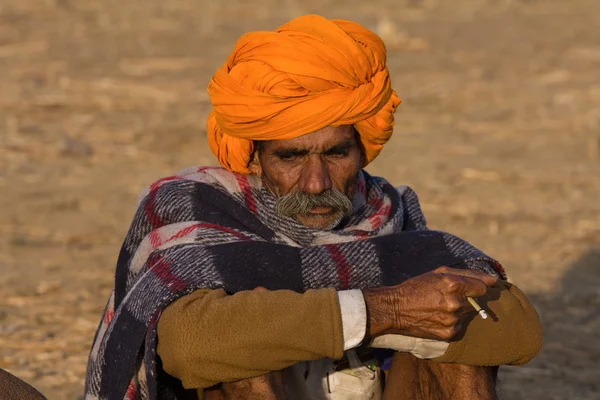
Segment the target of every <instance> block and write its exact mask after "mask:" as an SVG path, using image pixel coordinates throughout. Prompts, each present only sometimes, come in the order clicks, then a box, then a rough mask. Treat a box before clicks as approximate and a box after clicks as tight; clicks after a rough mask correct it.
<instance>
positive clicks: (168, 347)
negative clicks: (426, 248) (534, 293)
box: [158, 268, 539, 388]
mask: <svg viewBox="0 0 600 400" xmlns="http://www.w3.org/2000/svg"><path fill="white" fill-rule="evenodd" d="M455 271H459V270H451V269H444V268H441V269H438V270H436V272H432V273H429V274H424V275H422V276H418V277H415V278H412V279H409V280H408V281H406V282H404V283H402V284H400V285H397V286H394V287H390V288H381V289H367V290H364V293H365V300H366V305H367V314H368V325H369V333H370V335H371V336H373V337H375V336H379V335H382V334H402V335H411V336H420V337H425V338H434V339H438V340H439V339H444V340H451V339H453V338H454V337H455V336H456V335H457V334H461V333H462V332H464V327H465V326H466V325H467V324H468V323H467V321H468V320H469V319H472V317H473V312H472V309H471V308H470V307H471V306H470V305H469V304H468V303H467V302H466V299H465V296H466V295H472V296H475V297H480V296H483V295H485V294H486V293H487V292H488V288H487V286H491V285H493V284H494V283H495V282H496V279H495V278H493V277H489V276H487V275H484V274H481V273H475V272H473V273H471V272H464V273H463V272H460V273H463V275H464V274H466V275H467V276H459V275H456V274H454V272H455ZM472 274H475V275H472ZM473 276H476V277H479V278H481V279H478V278H474V277H473ZM484 281H487V282H484ZM339 293H342V292H339ZM423 300H428V302H423ZM501 302H503V304H504V303H506V301H505V300H501ZM527 306H528V303H527V302H526V301H525V302H524V306H521V305H520V306H519V307H525V308H527ZM529 307H530V306H529ZM467 310H468V311H467ZM494 311H495V310H494ZM498 311H499V312H498V318H499V319H500V320H506V319H505V318H516V319H518V318H520V317H521V316H522V314H519V312H518V309H515V304H513V303H510V302H508V303H506V304H504V306H503V307H502V308H501V309H498ZM342 318H343V312H342V311H341V310H340V306H339V301H338V293H336V292H335V290H333V289H319V290H309V291H307V292H305V293H302V294H299V293H295V292H291V291H287V290H276V291H271V292H264V293H263V292H261V293H257V292H250V291H245V292H240V293H237V294H235V295H232V296H227V295H226V294H225V293H224V292H223V291H221V290H214V291H208V290H198V291H196V292H193V293H192V294H190V295H187V296H184V297H182V298H181V299H179V300H177V301H175V302H174V303H172V304H171V305H170V306H169V307H167V308H166V309H165V310H164V312H163V314H162V316H161V318H160V320H159V325H158V353H159V355H160V356H161V358H162V361H163V366H164V368H165V370H166V371H167V372H168V373H169V374H171V375H173V376H176V377H177V378H179V379H181V380H182V381H183V384H184V386H185V387H188V388H206V387H209V386H212V385H214V384H216V383H219V382H232V381H237V380H241V379H247V378H251V377H255V376H259V375H262V374H265V373H268V372H270V371H276V370H280V369H283V368H286V367H288V366H290V365H292V364H295V363H297V362H299V361H308V360H316V359H319V358H322V357H331V358H340V357H341V356H342V354H343V350H344V336H345V335H344V331H343V329H342V326H343V324H342ZM531 323H532V324H533V325H535V324H536V323H538V324H539V321H531ZM519 326H520V327H523V326H527V322H525V323H524V324H521V325H519ZM472 331H473V335H474V336H475V337H477V338H478V340H480V341H482V340H483V341H485V340H487V338H486V336H485V335H488V334H489V332H487V331H485V330H483V331H481V333H478V332H479V331H478V330H477V329H473V330H472ZM467 332H470V331H469V329H467ZM519 332H522V331H519V330H518V329H517V332H516V334H519ZM465 338H467V339H469V340H471V336H470V334H469V335H465ZM463 340H465V339H463ZM459 342H460V341H459ZM492 343H493V346H494V347H495V348H497V349H499V351H500V354H501V355H502V354H507V355H508V356H507V357H505V358H504V359H497V361H498V364H505V363H509V362H512V361H514V360H513V359H512V358H508V357H511V356H512V355H511V353H510V351H509V350H510V349H509V347H510V346H512V345H513V343H508V342H506V341H505V340H504V338H503V337H499V338H498V340H497V341H496V342H492ZM451 346H452V345H451ZM461 346H462V345H461ZM488 347H490V346H488ZM516 347H519V346H516ZM530 347H535V346H530ZM464 348H468V349H471V348H473V349H475V346H470V345H468V346H467V345H465V346H462V349H464ZM487 351H488V350H477V351H472V352H471V353H470V354H472V355H473V357H474V358H472V361H473V360H474V362H473V364H475V365H477V364H480V365H485V364H484V363H483V362H481V363H478V361H477V358H478V357H480V358H479V360H482V361H485V357H487V355H486V354H487V353H486V352H487ZM519 351H520V350H519ZM524 352H525V353H527V352H529V354H530V355H529V357H532V356H533V355H534V354H535V352H532V351H531V349H528V350H527V349H526V350H524ZM465 353H466V352H465V351H464V350H462V351H458V352H457V354H459V356H460V354H465ZM452 354H454V353H452ZM444 356H445V354H444ZM444 356H442V357H444ZM456 360H458V361H456ZM451 361H453V362H460V357H458V358H457V359H455V360H451Z"/></svg>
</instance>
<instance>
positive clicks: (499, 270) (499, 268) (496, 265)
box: [490, 261, 506, 279]
mask: <svg viewBox="0 0 600 400" xmlns="http://www.w3.org/2000/svg"><path fill="white" fill-rule="evenodd" d="M490 265H491V266H492V268H494V270H495V271H496V272H497V273H499V274H500V276H501V277H502V278H504V279H506V271H505V270H504V267H503V266H502V264H500V263H499V262H497V261H496V262H494V263H490Z"/></svg>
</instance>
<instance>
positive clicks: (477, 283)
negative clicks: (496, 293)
mask: <svg viewBox="0 0 600 400" xmlns="http://www.w3.org/2000/svg"><path fill="white" fill-rule="evenodd" d="M487 290H488V287H487V285H486V284H485V283H484V282H483V281H482V280H481V279H477V278H471V277H469V276H461V277H460V280H459V284H458V286H457V293H460V294H462V295H463V296H465V297H480V296H483V295H485V294H486V293H487Z"/></svg>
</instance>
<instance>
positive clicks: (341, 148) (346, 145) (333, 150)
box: [324, 140, 352, 154]
mask: <svg viewBox="0 0 600 400" xmlns="http://www.w3.org/2000/svg"><path fill="white" fill-rule="evenodd" d="M351 148H352V142H351V141H350V140H346V141H344V142H342V143H338V144H336V145H335V146H332V147H330V148H328V149H327V150H325V151H324V153H325V154H338V153H345V152H347V151H348V150H350V149H351Z"/></svg>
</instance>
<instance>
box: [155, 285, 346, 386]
mask: <svg viewBox="0 0 600 400" xmlns="http://www.w3.org/2000/svg"><path fill="white" fill-rule="evenodd" d="M341 318H342V316H341V312H340V306H339V303H338V295H337V292H336V291H335V290H334V289H318V290H308V291H306V292H305V293H296V292H293V291H289V290H275V291H267V292H253V291H243V292H239V293H236V294H234V295H231V296H229V295H227V294H226V293H225V292H224V291H223V290H197V291H195V292H192V293H191V294H189V295H186V296H184V297H181V298H180V299H178V300H176V301H175V302H173V303H172V304H171V305H169V306H168V307H167V308H166V309H165V310H164V311H163V313H162V315H161V317H160V320H159V322H158V346H157V351H158V354H159V356H160V357H161V359H162V362H163V368H164V369H165V371H166V372H167V373H169V374H170V375H173V376H175V377H177V378H179V379H180V380H181V381H182V382H183V385H184V387H186V388H207V387H210V386H213V385H215V384H217V383H220V382H232V381H237V380H240V379H246V378H251V377H255V376H259V375H263V374H266V373H268V372H271V371H276V370H280V369H283V368H286V367H288V366H290V365H293V364H295V363H297V362H299V361H308V360H317V359H320V358H323V357H331V358H334V359H337V358H341V357H342V355H343V351H344V343H343V342H344V335H343V332H342V320H341Z"/></svg>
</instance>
